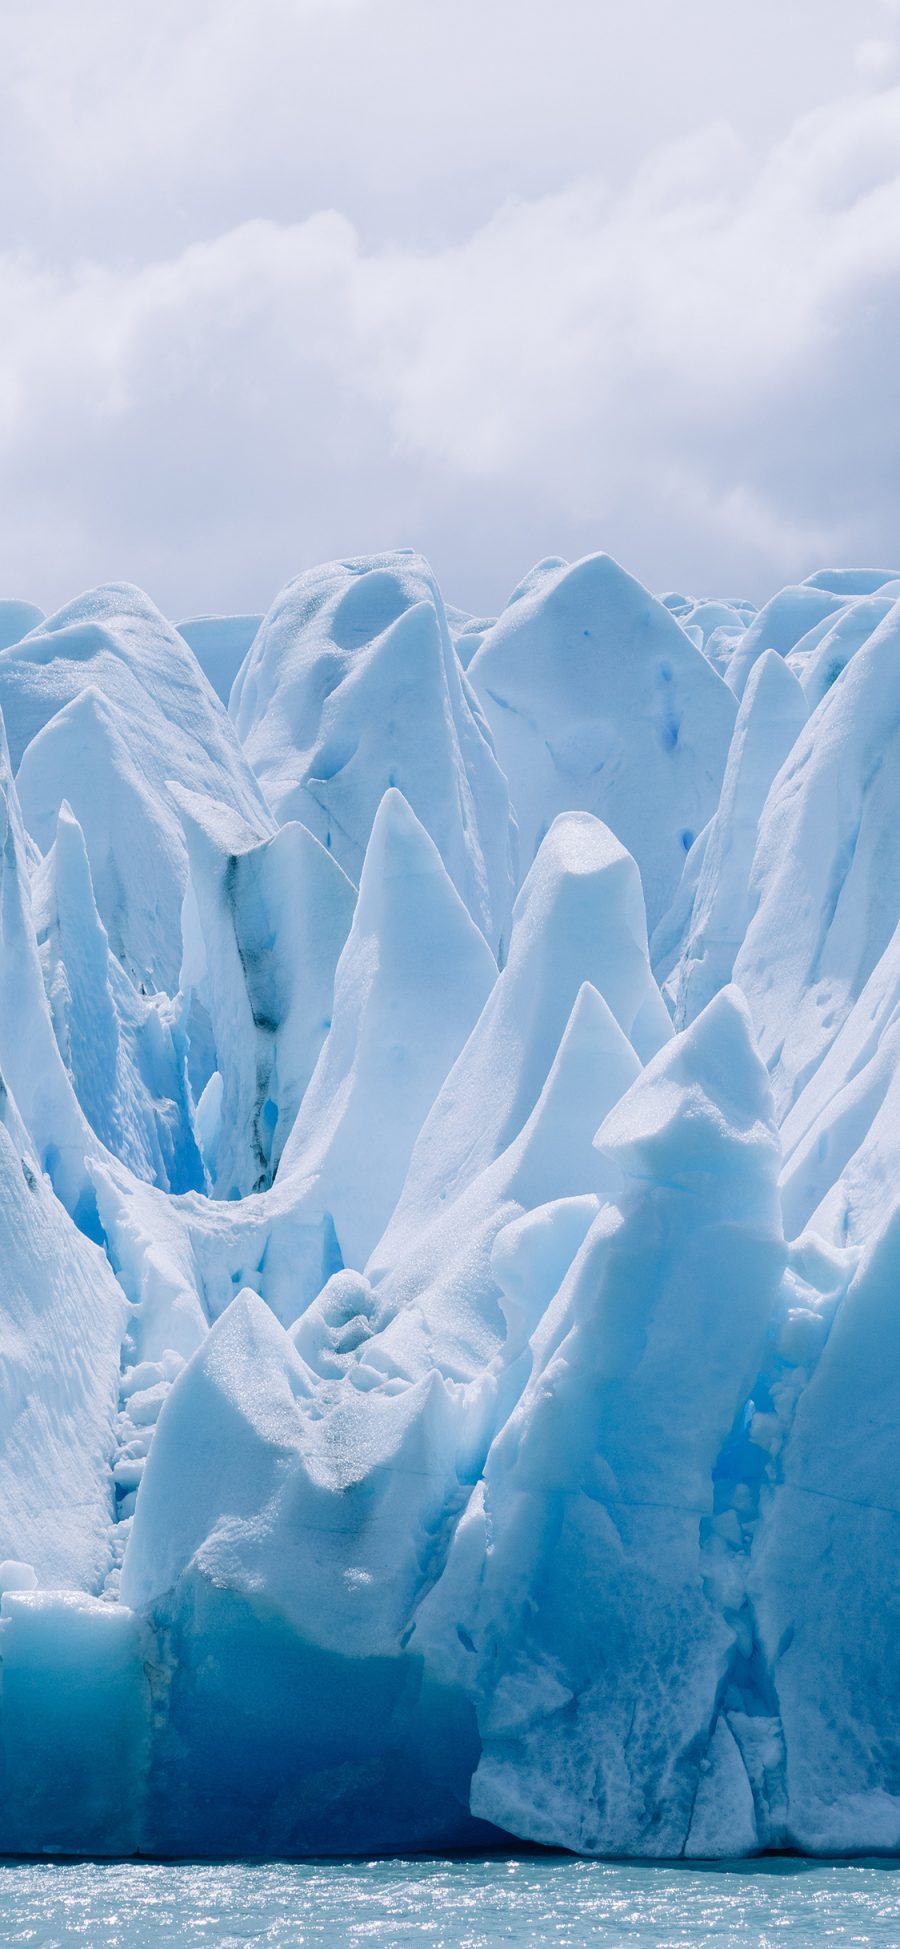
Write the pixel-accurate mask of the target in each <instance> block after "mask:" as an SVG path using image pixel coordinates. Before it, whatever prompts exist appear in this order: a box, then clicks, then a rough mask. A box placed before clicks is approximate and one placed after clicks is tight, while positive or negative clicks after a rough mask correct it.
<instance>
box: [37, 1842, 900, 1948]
mask: <svg viewBox="0 0 900 1949" xmlns="http://www.w3.org/2000/svg"><path fill="white" fill-rule="evenodd" d="M0 1943H2V1944H3V1949H7V1945H10V1944H14V1943H28V1944H31V1945H34V1949H55V1945H57V1944H60V1945H62V1944H70V1943H71V1944H78V1943H80V1944H84V1945H86V1946H87V1949H182V1945H184V1949H188V1945H196V1949H243V1945H244V1944H246V1943H260V1944H265V1945H267V1949H294V1945H295V1944H297V1945H299V1944H306V1943H311V1944H321V1943H328V1944H335V1945H340V1949H354V1945H359V1949H367V1946H368V1945H370V1944H371V1945H385V1949H403V1946H404V1945H406V1944H408V1943H416V1944H424V1945H426V1949H451V1945H452V1949H492V1946H493V1945H494V1944H495V1943H523V1944H525V1943H527V1944H540V1943H551V1944H554V1945H558V1949H582V1945H583V1944H584V1945H588V1944H590V1945H591V1946H592V1949H619V1945H621V1949H770V1945H771V1949H812V1945H814V1944H815V1945H818V1944H823V1943H824V1944H828V1945H838V1944H840V1945H843V1944H847V1945H849V1944H854V1945H860V1944H869V1943H874V1944H885V1945H890V1949H898V1946H900V1873H895V1872H894V1871H893V1870H892V1869H890V1868H885V1867H878V1866H873V1867H863V1866H853V1867H846V1866H828V1865H821V1864H819V1865H816V1866H806V1865H804V1864H802V1863H799V1864H798V1863H794V1862H792V1863H784V1862H778V1863H765V1864H760V1865H757V1866H755V1867H753V1868H751V1869H747V1868H746V1867H740V1866H739V1867H736V1868H733V1869H722V1868H720V1869H694V1868H681V1869H671V1868H650V1867H631V1866H629V1867H621V1866H607V1865H606V1864H604V1863H601V1862H583V1861H572V1860H570V1859H568V1858H557V1857H555V1856H554V1857H547V1856H543V1857H537V1858H527V1859H516V1860H509V1859H506V1858H505V1857H498V1858H489V1859H484V1860H468V1859H467V1860H458V1861H408V1862H404V1861H371V1862H360V1861H355V1862H346V1863H344V1862H336V1863H335V1862H331V1863H327V1864H326V1863H321V1862H308V1863H301V1864H293V1865H283V1864H274V1865H271V1864H270V1865H265V1866H258V1865H246V1864H242V1863H228V1864H226V1865H224V1866H216V1867H205V1866H191V1865H187V1866H176V1867H172V1866H167V1865H165V1864H150V1863H147V1864H144V1863H140V1864H135V1863H129V1864H125V1865H121V1864H112V1865H100V1864H97V1863H86V1864H85V1863H72V1864H69V1865H63V1866H56V1865H54V1864H50V1863H45V1862H41V1863H13V1862H10V1863H3V1864H0Z"/></svg>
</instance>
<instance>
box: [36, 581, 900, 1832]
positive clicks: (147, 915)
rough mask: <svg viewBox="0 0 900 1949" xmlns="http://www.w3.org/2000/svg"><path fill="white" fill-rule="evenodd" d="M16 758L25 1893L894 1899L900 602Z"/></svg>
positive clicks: (65, 649)
mask: <svg viewBox="0 0 900 1949" xmlns="http://www.w3.org/2000/svg"><path fill="white" fill-rule="evenodd" d="M0 712H2V719H3V729H2V736H0V1851H2V1852H4V1853H7V1854H10V1853H12V1854H14V1853H29V1854H31V1853H41V1852H50V1853H62V1854H64V1853H100V1854H126V1855H127V1854H131V1853H143V1854H165V1855H190V1856H215V1855H231V1854H236V1853H239V1854H241V1855H248V1854H250V1855H282V1856H290V1855H300V1854H307V1853H316V1854H327V1853H332V1854H345V1853H353V1852H372V1851H376V1850H385V1851H392V1850H410V1849H419V1850H430V1849H446V1848H464V1847H470V1846H473V1847H485V1846H492V1845H509V1844H510V1843H511V1842H512V1843H538V1844H541V1845H545V1846H551V1847H562V1848H567V1849H571V1850H574V1851H578V1852H581V1853H584V1854H597V1855H609V1856H614V1855H627V1856H655V1857H667V1858H668V1857H678V1856H685V1857H690V1858H695V1859H702V1858H709V1857H722V1856H726V1855H728V1856H732V1855H741V1854H752V1853H755V1852H758V1851H760V1850H764V1849H786V1848H787V1849H796V1850H800V1851H804V1852H808V1853H818V1854H835V1853H838V1854H840V1853H845V1854H850V1853H859V1852H873V1851H878V1852H884V1853H896V1852H900V1705H898V1700H900V1597H898V1591H900V1581H898V1575H897V1563H898V1559H900V1081H898V1077H900V571H898V570H891V569H888V568H886V569H884V570H873V569H864V570H860V571H859V572H853V571H850V570H847V569H840V570H833V571H829V570H822V571H820V572H819V573H817V574H816V575H814V576H811V577H810V578H809V579H808V580H807V581H806V582H805V583H803V584H802V585H800V586H798V587H796V588H788V589H784V590H780V591H778V592H776V594H775V595H774V596H773V598H772V600H771V601H770V602H768V603H767V604H766V605H765V606H764V607H763V608H761V609H757V608H756V607H755V606H754V605H753V604H751V603H749V602H747V601H745V600H743V599H741V598H738V597H733V596H719V595H716V596H713V597H710V596H706V597H702V598H700V597H697V598H694V597H689V596H685V595H681V594H678V593H673V592H670V593H667V594H664V595H662V596H661V597H659V598H657V597H654V596H652V595H651V594H649V593H648V591H647V590H646V589H644V588H643V587H642V586H641V585H640V583H638V582H637V581H635V580H634V578H633V577H631V576H630V575H628V574H627V573H626V571H625V570H624V569H622V568H620V567H619V566H618V564H617V563H615V562H614V561H612V560H611V559H610V558H609V557H608V556H606V555H602V554H598V555H595V556H591V557H588V558H587V559H586V560H584V561H581V562H576V563H573V564H568V563H565V562H563V561H560V560H559V559H558V558H556V557H552V558H548V559H547V560H546V561H544V562H541V563H539V564H538V565H537V567H536V568H535V569H533V570H532V571H531V572H530V573H529V574H528V575H526V576H525V577H524V579H523V581H522V582H521V583H520V584H519V586H518V588H517V589H516V590H515V591H514V592H513V594H512V596H511V597H510V600H509V603H508V604H507V606H506V608H505V609H504V610H503V612H502V613H501V615H500V616H498V617H496V618H484V617H479V618H474V617H469V616H467V615H466V614H464V613H463V612H461V611H460V610H459V609H456V608H452V607H445V604H444V601H443V599H442V595H441V592H440V590H439V588H438V586H437V584H436V582H435V579H434V576H433V575H432V573H431V571H430V569H429V567H428V565H427V563H426V562H424V561H423V560H422V559H421V558H420V557H418V556H416V555H414V554H412V553H410V552H404V551H400V552H398V553H396V554H389V555H381V556H378V557H374V558H368V559H359V560H348V561H343V562H333V563H329V564H327V565H325V566H323V567H319V568H316V569H313V570H310V571H307V572H305V573H304V574H301V575H300V576H298V577H297V578H296V579H295V580H294V581H293V582H291V583H290V584H289V585H288V586H287V588H286V589H285V590H283V591H282V592H281V594H280V595H279V596H278V597H277V598H276V600H275V602H274V604H273V606H272V608H271V609H270V611H269V612H268V614H267V615H265V616H264V617H262V618H258V617H218V618H217V617H215V616H206V617H202V618H195V619H193V620H192V621H190V622H185V623H183V625H181V627H177V626H176V625H175V624H173V623H171V622H169V621H168V620H167V619H166V618H165V617H164V616H162V615H161V614H160V612H159V611H158V610H157V609H156V607H155V606H154V604H153V603H152V601H151V600H150V599H149V598H148V597H147V596H146V595H144V594H142V593H141V592H140V591H139V590H137V589H134V588H132V587H130V586H128V585H126V584H116V585H111V586H109V587H105V588H102V589H98V590H93V591H91V592H89V593H88V594H87V595H84V596H81V597H79V598H77V599H76V600H74V601H72V602H70V603H69V604H67V606H66V607H65V608H64V609H63V610H61V611H59V612H58V614H56V615H55V616H51V617H49V618H48V617H44V616H42V614H41V612H40V611H39V610H37V609H35V608H34V606H33V605H31V604H30V603H28V602H24V601H20V600H18V599H16V600H12V599H11V600H9V601H6V602H4V603H3V604H0Z"/></svg>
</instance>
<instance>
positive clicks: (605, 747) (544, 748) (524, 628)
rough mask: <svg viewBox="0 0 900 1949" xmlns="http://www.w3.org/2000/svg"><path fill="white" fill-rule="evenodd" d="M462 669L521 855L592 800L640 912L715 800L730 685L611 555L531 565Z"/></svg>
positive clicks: (666, 898)
mask: <svg viewBox="0 0 900 1949" xmlns="http://www.w3.org/2000/svg"><path fill="white" fill-rule="evenodd" d="M469 675H470V678H471V681H472V684H473V687H474V688H475V690H476V691H477V693H478V696H479V697H480V699H481V702H482V705H483V707H484V711H485V714H486V716H487V719H488V722H489V724H490V726H491V730H492V732H493V734H494V739H495V742H496V746H497V755H498V757H499V759H500V763H501V764H502V766H503V768H504V770H505V772H506V775H507V777H508V779H509V783H510V791H511V794H512V799H513V804H514V805H515V809H516V816H517V818H518V821H519V831H520V844H521V857H522V865H523V868H527V866H528V865H529V864H530V862H531V860H532V859H533V858H534V855H535V853H536V851H537V849H538V846H539V845H540V842H541V839H542V837H543V835H544V833H545V832H546V831H547V828H548V826H549V825H550V824H551V821H552V820H553V819H554V818H555V816H556V814H557V813H559V812H563V811H568V810H569V809H579V810H583V811H585V812H593V813H596V814H597V815H598V816H599V817H600V818H601V819H603V820H605V822H606V824H607V825H609V826H611V828H612V830H613V832H614V833H615V834H616V835H617V837H618V838H619V839H620V840H621V842H622V844H623V845H624V846H627V847H628V850H629V852H631V853H632V854H633V855H634V858H635V859H636V860H637V863H638V866H639V868H640V872H641V879H642V881H643V886H644V898H645V901H646V905H647V918H648V925H649V927H650V928H651V930H652V929H653V928H654V927H655V925H656V922H657V921H658V919H659V917H660V915H661V914H662V913H663V912H664V911H665V909H666V908H667V907H668V905H669V903H670V901H671V899H672V896H673V894H674V892H675V888H676V886H677V884H678V878H679V875H680V873H681V868H682V865H683V863H684V856H685V853H686V852H687V850H688V848H689V846H690V845H691V842H692V840H693V839H694V837H695V835H696V834H697V833H698V832H699V831H700V828H701V827H702V826H704V825H705V824H706V821H707V819H708V818H709V817H710V814H711V813H712V812H713V811H714V810H715V805H716V799H717V797H718V792H719V784H720V781H721V777H722V770H723V767H724V764H725V758H726V755H727V751H728V740H729V738H730V735H731V727H732V724H733V722H734V699H733V698H732V696H731V695H730V693H729V691H728V689H727V687H726V685H725V684H724V683H723V682H722V680H721V678H720V677H718V676H717V675H716V672H715V671H714V670H713V668H712V666H711V665H710V664H709V663H708V662H707V661H706V659H705V657H704V656H703V655H702V654H701V652H700V651H699V650H698V649H696V648H695V646H694V644H693V643H692V642H691V641H690V640H689V638H688V637H687V636H686V634H685V632H684V630H683V629H682V628H681V626H680V624H678V623H677V622H676V621H675V620H674V618H673V617H672V616H671V615H670V614H669V612H668V610H667V609H664V608H663V605H662V604H661V603H659V602H657V601H656V600H655V598H654V597H653V596H651V595H649V594H648V592H647V590H646V589H644V588H642V587H641V584H640V583H639V582H636V581H635V580H634V579H633V577H632V576H630V575H626V573H625V570H624V569H621V568H620V567H619V566H618V563H616V562H614V561H612V559H611V558H610V556H608V555H590V556H588V557H587V558H586V559H585V560H584V561H582V562H576V563H575V564H574V565H573V566H572V567H565V566H563V567H561V568H558V569H556V570H555V571H551V572H549V573H547V574H544V575H541V576H540V577H538V578H537V579H536V580H534V581H533V582H532V584H531V586H530V587H529V588H526V589H525V590H524V591H523V592H522V593H521V594H520V595H519V596H518V598H517V600H516V601H515V602H513V603H512V605H511V606H510V607H509V608H508V609H507V610H505V611H504V613H503V615H502V616H501V617H500V618H499V620H498V621H497V622H496V623H495V625H494V628H493V629H492V630H490V631H489V632H488V634H487V636H486V637H485V639H484V641H483V643H482V645H481V648H480V650H479V651H478V653H477V655H476V656H475V657H474V658H473V660H472V664H471V666H470V670H469Z"/></svg>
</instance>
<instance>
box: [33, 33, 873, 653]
mask: <svg viewBox="0 0 900 1949" xmlns="http://www.w3.org/2000/svg"><path fill="white" fill-rule="evenodd" d="M898 47H900V0H896V4H888V3H887V0H616V4H612V3H611V0H153V4H152V5H149V4H143V3H142V4H136V0H77V4H74V0H2V6H0V96H2V100H0V198H2V204H0V224H2V235H0V494H2V521H0V592H2V593H8V594H11V595H12V594H15V595H21V596H25V597H28V598H30V599H31V600H33V601H36V602H39V603H41V604H42V605H43V606H44V607H52V606H55V605H56V604H58V603H59V602H61V601H63V600H65V599H66V598H67V597H69V596H71V595H72V594H74V593H76V592H77V591H78V590H80V589H82V588H84V587H86V586H87V585H89V584H91V583H93V582H97V581H101V580H109V579H128V580H132V581H137V582H139V583H141V584H142V585H143V586H144V587H146V588H147V589H148V590H149V591H150V593H151V594H152V595H153V596H154V597H155V599H156V600H157V601H158V602H159V603H160V604H161V606H162V607H164V608H165V609H167V610H168V612H169V613H170V614H172V615H175V616H178V615H184V614H189V613H194V612H197V611H204V610H217V609H230V608H238V609H262V608H265V607H266V606H267V605H268V603H269V601H270V600H271V598H272V596H273V595H274V593H275V592H276V590H277V589H278V587H279V586H280V585H281V584H282V583H283V582H284V581H285V580H287V579H288V577H289V576H291V575H292V574H295V573H296V572H297V571H298V570H299V569H300V568H303V567H305V566H307V565H308V564H309V563H311V562H315V561H318V560H322V559H325V558H327V557H330V556H333V555H338V554H341V555H346V554H359V553H365V552H369V551H372V550H376V549H380V548H385V547H390V546H395V545H412V546H417V547H420V548H422V549H424V550H425V552H426V553H427V554H428V555H429V556H430V557H431V560H432V562H433V565H434V567H435V569H436V571H437V573H438V575H439V577H440V579H441V581H442V584H443V586H444V590H445V594H446V596H447V598H448V600H449V601H452V602H455V603H457V604H459V605H460V606H462V607H465V608H470V609H474V610H476V611H487V612H490V611H493V610H494V609H496V607H497V606H498V605H499V604H500V603H502V601H503V600H504V599H505V596H506V595H507V593H508V591H509V589H510V588H511V587H512V585H513V584H514V583H515V582H516V581H517V580H518V579H519V577H520V575H521V574H522V573H523V572H524V571H525V570H526V569H527V568H528V566H529V565H530V563H531V562H532V561H534V560H535V559H537V558H538V557H540V556H541V555H546V554H551V553H552V554H560V555H565V556H570V557H571V556H575V555H579V554H583V553H585V552H587V551H588V550H590V549H594V548H607V549H609V550H610V551H611V552H612V553H614V554H615V555H617V556H618V557H619V558H620V560H622V561H624V562H625V564H626V565H627V566H628V567H630V568H631V569H632V570H633V571H634V572H635V573H636V574H638V575H640V576H641V577H642V578H643V579H644V580H645V581H647V582H648V583H649V584H650V585H651V586H652V587H654V588H657V589H664V588H671V587H673V586H674V587H680V588H685V589H688V590H690V591H697V592H699V591H703V592H710V593H713V592H715V593H720V592H733V593H741V592H744V591H747V592H749V593H750V594H751V595H754V596H756V597H761V596H763V595H765V594H766V593H768V592H769V591H771V590H772V589H773V588H776V587H778V586H780V585H781V584H782V583H783V582H784V581H786V580H793V579H796V578H798V577H801V576H803V575H805V574H807V573H808V572H809V571H810V569H811V568H813V567H815V566H817V565H820V564H822V563H824V562H826V561H829V562H830V561H833V560H839V561H841V562H844V561H859V562H863V561H864V562H866V563H870V564H875V565H878V566H882V565H884V566H894V565H897V564H900V53H898Z"/></svg>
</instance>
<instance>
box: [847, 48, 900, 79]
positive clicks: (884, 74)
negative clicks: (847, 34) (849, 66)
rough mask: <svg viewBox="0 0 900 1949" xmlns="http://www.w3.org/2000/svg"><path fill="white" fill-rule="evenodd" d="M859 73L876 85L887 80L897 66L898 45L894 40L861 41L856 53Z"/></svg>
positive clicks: (855, 59) (855, 58)
mask: <svg viewBox="0 0 900 1949" xmlns="http://www.w3.org/2000/svg"><path fill="white" fill-rule="evenodd" d="M853 59H854V64H855V66H856V70H857V73H858V74H860V75H861V76H862V78H863V80H864V81H871V82H874V83H875V84H876V85H877V84H879V83H881V82H882V81H885V80H887V79H888V78H889V77H890V76H891V75H892V74H893V73H894V71H895V69H896V67H897V46H896V42H894V41H885V40H871V41H860V44H859V46H858V48H857V49H856V52H855V54H854V57H853Z"/></svg>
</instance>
